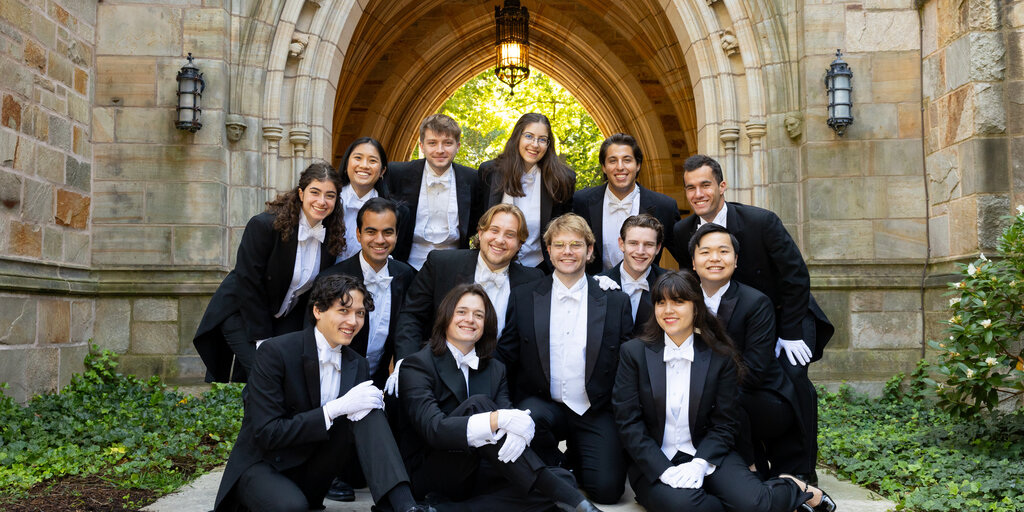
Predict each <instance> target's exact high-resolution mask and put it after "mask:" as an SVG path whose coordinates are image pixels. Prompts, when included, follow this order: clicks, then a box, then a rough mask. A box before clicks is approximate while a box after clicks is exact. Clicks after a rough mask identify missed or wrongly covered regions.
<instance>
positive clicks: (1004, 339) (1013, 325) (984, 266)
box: [929, 206, 1024, 418]
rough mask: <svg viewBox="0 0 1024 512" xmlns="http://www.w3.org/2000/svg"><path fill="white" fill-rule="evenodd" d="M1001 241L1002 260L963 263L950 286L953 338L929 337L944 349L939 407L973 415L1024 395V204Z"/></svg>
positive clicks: (939, 366)
mask: <svg viewBox="0 0 1024 512" xmlns="http://www.w3.org/2000/svg"><path fill="white" fill-rule="evenodd" d="M1017 212H1018V213H1017V215H1016V216H1015V217H1013V218H1012V222H1011V224H1010V226H1009V227H1007V229H1006V230H1005V231H1004V232H1003V235H1002V237H1001V238H1000V241H999V245H998V248H999V252H1000V257H999V258H995V257H994V258H993V259H988V258H986V257H985V255H984V254H981V255H980V257H979V258H978V259H977V260H975V261H974V262H972V263H969V264H967V265H962V264H961V265H959V267H960V271H959V273H960V277H961V280H960V281H958V282H955V283H951V284H950V285H949V287H950V292H949V293H948V294H947V295H949V296H950V299H949V309H950V311H951V313H952V316H950V318H949V320H947V321H946V322H945V323H946V325H947V327H946V334H947V335H948V338H947V339H945V340H942V341H929V345H930V346H931V347H932V348H934V349H937V350H938V351H939V355H938V361H937V363H936V364H935V366H934V369H935V371H936V372H937V374H938V376H939V378H938V379H937V381H936V380H932V381H930V384H931V385H932V386H933V387H934V389H935V391H936V393H937V394H938V396H939V398H940V400H939V405H940V406H941V407H943V408H946V409H948V410H949V411H950V412H951V413H952V414H954V415H957V416H961V417H965V418H966V417H973V416H976V415H977V414H978V413H980V412H981V411H982V410H983V409H988V410H990V411H991V410H993V409H995V408H996V407H997V406H998V405H999V404H1001V403H1004V402H1009V401H1012V400H1014V399H1018V400H1019V399H1020V397H1021V395H1022V394H1024V347H1022V340H1024V206H1018V207H1017Z"/></svg>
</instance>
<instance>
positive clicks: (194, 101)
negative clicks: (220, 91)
mask: <svg viewBox="0 0 1024 512" xmlns="http://www.w3.org/2000/svg"><path fill="white" fill-rule="evenodd" d="M177 80H178V115H177V117H176V118H175V120H174V126H175V128H177V129H179V130H188V131H190V132H192V133H195V132H197V131H199V129H200V128H202V127H203V123H202V122H200V120H199V116H200V114H202V111H203V109H202V108H200V100H201V99H202V97H203V90H204V89H206V81H205V80H203V74H202V73H200V72H199V68H198V67H196V65H195V63H194V62H193V61H192V54H191V53H189V54H188V62H187V63H185V65H184V66H182V67H181V69H180V70H178V76H177Z"/></svg>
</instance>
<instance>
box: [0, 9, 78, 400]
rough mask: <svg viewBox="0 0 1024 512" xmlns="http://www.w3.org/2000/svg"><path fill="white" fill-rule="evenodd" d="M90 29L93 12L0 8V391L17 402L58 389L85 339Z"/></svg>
mask: <svg viewBox="0 0 1024 512" xmlns="http://www.w3.org/2000/svg"><path fill="white" fill-rule="evenodd" d="M95 27H96V5H95V3H93V2H84V1H75V0H4V1H3V2H2V3H0V70H2V71H0V97H2V102H3V104H2V105H3V106H2V114H0V281H2V282H3V283H4V286H3V287H2V288H0V380H3V381H8V382H9V383H10V384H11V388H10V389H8V390H7V393H9V394H11V395H12V396H14V397H16V398H18V399H24V398H25V397H27V396H28V395H29V394H31V393H33V392H37V391H45V390H53V389H56V388H58V387H59V386H60V385H63V384H65V383H67V382H68V381H69V379H70V376H71V374H72V373H73V372H75V371H78V370H79V369H80V368H81V367H82V359H83V357H84V355H85V352H86V343H87V341H88V339H89V338H90V337H91V336H92V323H93V317H94V307H95V301H94V300H93V298H92V297H91V296H90V295H89V294H88V293H87V292H88V291H89V290H90V289H91V286H92V285H91V283H90V279H89V276H88V269H89V266H90V263H91V243H92V229H91V220H92V219H91V215H92V209H91V206H92V201H93V190H92V172H93V166H92V161H93V147H92V144H91V142H90V135H91V124H90V105H89V98H90V95H91V90H92V88H93V87H94V84H95V72H94V67H93V59H94V56H93V54H94V44H93V41H94V40H95ZM69 292H70V293H69Z"/></svg>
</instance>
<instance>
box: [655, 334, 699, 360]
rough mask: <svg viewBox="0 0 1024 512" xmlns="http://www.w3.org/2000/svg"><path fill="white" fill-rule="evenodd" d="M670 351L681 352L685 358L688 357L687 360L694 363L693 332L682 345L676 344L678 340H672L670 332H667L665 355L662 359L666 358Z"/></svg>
mask: <svg viewBox="0 0 1024 512" xmlns="http://www.w3.org/2000/svg"><path fill="white" fill-rule="evenodd" d="M670 352H678V353H680V354H681V355H682V357H683V359H686V360H687V361H689V362H691V363H692V362H693V334H690V337H688V338H686V341H684V342H683V344H682V345H679V346H678V347H677V346H676V342H674V341H672V338H670V337H669V335H668V333H666V334H665V355H664V356H663V358H662V359H663V360H664V358H667V357H668V354H669V353H670Z"/></svg>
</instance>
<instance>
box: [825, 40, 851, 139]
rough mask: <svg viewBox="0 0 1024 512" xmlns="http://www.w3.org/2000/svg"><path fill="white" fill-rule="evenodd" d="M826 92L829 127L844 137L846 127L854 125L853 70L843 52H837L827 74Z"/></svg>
mask: <svg viewBox="0 0 1024 512" xmlns="http://www.w3.org/2000/svg"><path fill="white" fill-rule="evenodd" d="M825 90H826V91H827V92H828V125H829V127H831V128H832V129H833V130H834V131H835V132H836V135H839V136H840V137H842V136H843V133H844V132H845V131H846V127H847V126H850V125H851V124H853V70H852V69H850V65H849V64H847V63H846V61H844V60H843V52H842V51H841V50H836V60H834V61H832V64H831V65H830V66H829V67H828V71H826V72H825Z"/></svg>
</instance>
